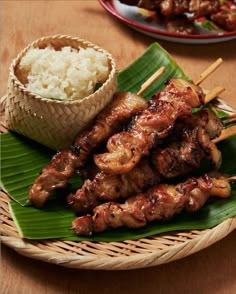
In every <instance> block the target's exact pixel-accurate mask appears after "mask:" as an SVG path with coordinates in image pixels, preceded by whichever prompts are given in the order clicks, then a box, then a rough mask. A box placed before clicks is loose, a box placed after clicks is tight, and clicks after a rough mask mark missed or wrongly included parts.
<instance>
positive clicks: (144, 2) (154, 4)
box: [120, 0, 162, 10]
mask: <svg viewBox="0 0 236 294" xmlns="http://www.w3.org/2000/svg"><path fill="white" fill-rule="evenodd" d="M120 2H121V3H123V4H126V5H130V6H137V7H140V8H144V9H148V10H156V9H157V8H158V7H159V5H160V3H161V2H162V0H120Z"/></svg>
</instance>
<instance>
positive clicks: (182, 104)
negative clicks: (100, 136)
mask: <svg viewBox="0 0 236 294" xmlns="http://www.w3.org/2000/svg"><path fill="white" fill-rule="evenodd" d="M203 98H204V94H203V92H202V90H201V88H200V87H198V86H195V85H194V84H192V83H190V82H188V81H186V80H183V79H177V78H173V79H170V80H169V82H168V84H167V86H166V87H165V89H164V90H163V91H161V92H159V93H158V94H157V95H155V96H154V97H153V98H152V100H151V102H150V105H149V107H148V108H147V109H145V110H143V111H141V112H140V113H139V114H138V115H136V117H135V119H134V121H133V123H132V124H131V125H130V127H129V130H128V131H126V132H120V133H116V134H115V135H113V136H112V137H110V138H109V140H108V142H107V150H108V152H107V153H104V154H97V155H95V156H94V161H95V164H96V165H97V166H98V167H99V168H100V169H101V170H102V171H104V172H106V173H109V174H122V173H127V172H129V171H130V170H131V169H132V168H133V167H134V166H135V165H136V164H137V163H138V162H139V160H140V159H141V157H142V156H147V155H149V151H150V149H151V148H153V147H155V146H156V145H157V143H158V141H159V140H160V139H162V138H165V137H166V136H167V135H168V134H170V132H171V131H172V130H173V127H174V123H175V121H176V120H177V118H179V117H181V116H186V115H190V114H191V111H192V108H193V107H198V106H199V105H200V104H201V103H202V102H203Z"/></svg>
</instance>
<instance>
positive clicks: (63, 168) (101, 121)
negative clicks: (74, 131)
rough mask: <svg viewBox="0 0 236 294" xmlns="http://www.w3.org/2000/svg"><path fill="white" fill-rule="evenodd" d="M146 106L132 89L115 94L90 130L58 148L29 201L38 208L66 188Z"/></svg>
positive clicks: (32, 190) (154, 77) (149, 82)
mask: <svg viewBox="0 0 236 294" xmlns="http://www.w3.org/2000/svg"><path fill="white" fill-rule="evenodd" d="M164 70H165V68H164V67H161V68H160V69H159V70H158V71H157V72H156V73H154V75H153V76H151V77H150V78H149V79H148V81H146V82H145V85H144V86H142V87H141V89H140V91H139V94H140V93H142V92H143V91H144V90H145V89H146V88H147V87H148V86H149V85H150V84H151V83H152V82H154V81H155V80H156V79H157V78H158V77H160V75H161V74H163V72H164ZM147 106H148V102H147V101H146V100H145V99H144V98H142V97H141V96H139V95H136V94H133V93H130V92H128V93H125V92H121V93H117V94H115V96H114V97H113V99H112V101H111V103H110V104H109V105H108V106H107V107H106V108H105V109H104V110H102V111H101V112H100V113H99V114H98V116H97V117H96V119H95V122H94V124H93V126H92V127H91V129H89V130H87V131H84V132H82V133H80V134H79V135H78V136H77V138H76V139H75V142H74V145H73V146H72V148H69V149H67V150H62V151H59V152H58V153H57V154H56V155H54V156H53V158H52V160H51V162H50V163H49V164H48V165H47V166H45V168H44V169H43V170H42V172H41V174H40V175H39V176H38V178H36V180H35V182H34V183H33V185H32V186H31V188H30V191H29V200H30V201H31V202H32V203H33V204H34V205H35V206H36V207H42V206H43V205H44V203H45V201H46V200H47V199H48V198H49V196H50V195H51V193H52V191H54V190H55V189H57V188H63V187H65V186H66V185H67V181H68V179H69V178H71V177H72V176H73V175H74V174H75V172H76V170H77V169H80V168H81V167H83V166H84V165H85V163H86V162H87V160H88V157H89V155H90V154H91V152H92V151H93V150H94V149H95V148H97V147H98V146H99V145H100V144H101V143H103V142H104V141H106V140H107V139H108V138H109V137H110V136H111V135H112V134H114V133H115V132H118V131H120V130H121V129H122V128H123V126H124V125H125V124H127V123H128V122H129V121H130V120H131V118H132V117H133V116H134V115H135V114H136V113H137V112H139V111H141V110H143V109H145V108H147Z"/></svg>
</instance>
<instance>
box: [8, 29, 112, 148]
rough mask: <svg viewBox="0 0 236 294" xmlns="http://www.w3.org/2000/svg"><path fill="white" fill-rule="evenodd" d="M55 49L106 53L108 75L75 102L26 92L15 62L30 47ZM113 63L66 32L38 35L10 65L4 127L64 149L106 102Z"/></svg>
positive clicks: (108, 55)
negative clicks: (88, 93) (96, 86)
mask: <svg viewBox="0 0 236 294" xmlns="http://www.w3.org/2000/svg"><path fill="white" fill-rule="evenodd" d="M49 45H50V46H52V47H53V48H54V49H55V50H59V49H61V48H62V47H65V46H70V47H72V48H75V49H79V48H93V49H95V50H96V51H98V52H101V53H104V54H105V55H106V56H107V59H108V64H109V77H108V79H107V80H106V81H105V82H104V83H103V84H102V86H101V87H100V88H99V89H98V90H97V91H95V92H94V93H93V94H91V95H89V96H87V97H85V98H83V99H81V100H75V101H59V100H53V99H46V98H43V97H41V96H39V95H36V94H34V93H32V92H31V91H29V90H28V89H27V88H26V87H25V86H24V84H23V80H24V77H23V75H22V73H21V71H20V70H19V67H18V66H19V62H20V60H21V58H22V57H23V56H24V55H25V54H26V52H27V51H28V50H29V49H30V48H46V47H47V46H49ZM116 86H117V81H116V65H115V61H114V59H113V57H112V55H111V54H110V53H108V52H107V51H106V50H104V49H102V48H100V47H98V46H97V45H94V44H92V43H90V42H88V41H86V40H83V39H80V38H77V37H70V36H66V35H54V36H48V37H43V38H40V39H38V40H36V41H34V42H33V43H31V44H29V45H28V46H27V47H26V48H25V49H23V50H22V51H21V52H20V53H19V54H18V56H17V57H16V59H14V60H13V62H12V64H11V66H10V74H9V82H8V93H7V100H6V123H7V127H8V128H9V129H11V130H14V131H16V132H18V133H20V134H22V135H25V136H26V137H28V138H30V139H32V140H34V141H37V142H39V143H41V144H43V145H45V146H47V147H50V148H52V149H54V150H57V149H63V148H67V147H68V146H70V145H71V144H72V143H73V140H74V139H75V137H76V135H77V133H78V132H79V131H80V130H82V129H83V128H85V127H86V126H87V125H88V124H89V123H90V122H91V121H92V120H93V118H94V117H95V116H96V115H97V114H98V113H99V112H100V111H101V110H102V109H103V108H104V107H105V106H106V105H107V104H108V103H109V102H110V100H111V99H112V96H113V94H114V93H115V91H116Z"/></svg>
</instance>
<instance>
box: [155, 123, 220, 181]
mask: <svg viewBox="0 0 236 294" xmlns="http://www.w3.org/2000/svg"><path fill="white" fill-rule="evenodd" d="M204 158H206V159H208V160H209V161H210V162H211V163H212V165H213V167H214V168H215V169H218V168H219V167H220V165H221V153H220V151H219V150H218V148H217V147H216V145H215V144H214V143H213V142H212V141H211V140H210V138H209V135H208V134H207V132H206V130H205V129H204V128H202V127H195V128H194V129H187V128H186V129H185V130H184V131H183V136H182V140H181V141H180V142H178V141H174V142H172V143H170V144H169V145H168V146H167V147H166V148H163V149H161V148H159V149H157V150H155V151H154V152H153V154H152V162H153V165H154V166H155V168H156V169H157V170H158V171H159V172H160V175H161V176H162V177H165V178H174V177H177V176H182V175H185V174H187V173H188V172H191V171H193V170H194V169H197V168H199V167H200V166H201V163H202V160H203V159H204Z"/></svg>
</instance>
